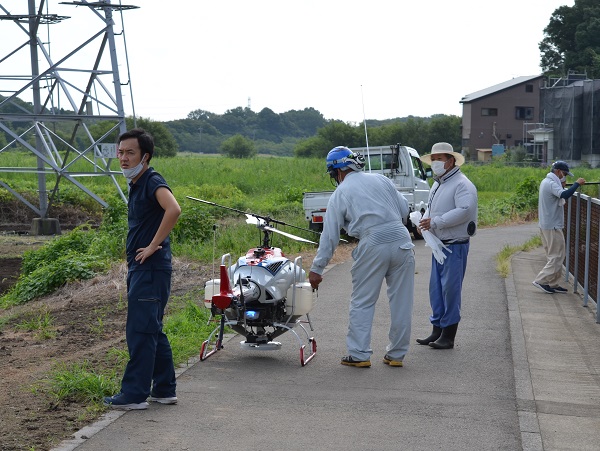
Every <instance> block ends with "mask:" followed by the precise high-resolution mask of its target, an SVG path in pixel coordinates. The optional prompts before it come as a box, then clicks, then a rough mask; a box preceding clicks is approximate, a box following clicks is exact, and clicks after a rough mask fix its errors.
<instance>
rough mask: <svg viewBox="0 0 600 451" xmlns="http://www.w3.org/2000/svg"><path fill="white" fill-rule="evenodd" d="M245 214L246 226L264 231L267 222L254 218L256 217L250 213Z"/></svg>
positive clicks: (257, 217)
mask: <svg viewBox="0 0 600 451" xmlns="http://www.w3.org/2000/svg"><path fill="white" fill-rule="evenodd" d="M244 214H245V215H246V224H252V225H255V226H256V227H258V228H259V229H262V228H263V227H264V226H266V225H267V223H266V221H265V220H264V219H263V218H261V217H259V216H254V215H251V214H248V213H244Z"/></svg>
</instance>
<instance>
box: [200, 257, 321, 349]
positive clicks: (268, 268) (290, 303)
mask: <svg viewBox="0 0 600 451" xmlns="http://www.w3.org/2000/svg"><path fill="white" fill-rule="evenodd" d="M228 274H230V275H231V276H230V280H231V281H232V285H233V286H232V287H231V303H230V304H229V306H228V307H227V308H225V309H219V308H218V307H217V306H216V305H215V304H214V302H212V293H213V291H215V289H214V288H215V287H216V286H217V285H218V286H220V282H221V281H220V279H213V280H210V281H208V282H207V284H206V289H205V293H206V296H205V303H206V305H207V307H208V306H210V308H211V310H212V313H213V314H219V313H222V314H224V315H225V317H226V318H227V320H228V325H229V327H231V328H232V329H233V330H235V331H236V332H238V333H240V334H242V335H244V336H245V337H246V342H247V343H267V342H270V341H272V340H273V338H275V337H277V336H279V335H281V334H282V333H284V332H286V331H287V328H285V327H278V326H277V325H278V324H280V325H284V326H285V325H287V324H290V327H293V326H294V324H295V323H296V321H297V320H298V318H300V317H301V316H302V315H305V314H307V313H308V312H309V311H310V310H311V309H312V308H313V306H314V303H315V295H314V293H313V292H312V289H310V284H309V283H308V282H306V281H305V280H306V272H305V271H304V270H303V269H302V267H301V266H299V265H297V264H295V263H293V262H291V261H290V260H289V259H287V258H286V257H285V256H284V255H283V253H282V252H281V249H279V248H268V249H263V248H255V249H250V250H249V251H248V253H247V254H246V255H245V256H242V257H240V258H239V259H238V261H237V263H236V264H234V265H232V266H230V267H229V270H228Z"/></svg>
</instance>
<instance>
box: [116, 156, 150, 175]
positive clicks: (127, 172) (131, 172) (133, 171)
mask: <svg viewBox="0 0 600 451" xmlns="http://www.w3.org/2000/svg"><path fill="white" fill-rule="evenodd" d="M144 161H146V160H145V158H143V159H142V161H140V164H138V165H137V166H136V167H134V168H131V169H121V171H123V175H124V176H125V178H126V179H127V180H129V181H131V180H133V179H134V178H136V177H137V176H138V175H139V173H140V172H142V169H144Z"/></svg>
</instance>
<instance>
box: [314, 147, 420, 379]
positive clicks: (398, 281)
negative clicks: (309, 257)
mask: <svg viewBox="0 0 600 451" xmlns="http://www.w3.org/2000/svg"><path fill="white" fill-rule="evenodd" d="M326 161H327V172H328V173H329V175H330V176H331V178H332V179H334V180H335V183H336V185H337V188H336V190H335V191H334V192H333V194H332V195H331V197H330V198H329V202H328V204H327V211H326V213H325V221H324V224H323V233H322V235H321V239H320V242H319V249H318V250H317V255H316V257H315V258H314V260H313V263H312V266H311V268H310V273H309V277H308V278H309V282H310V284H311V286H312V287H313V288H314V289H317V288H318V286H319V284H320V283H321V281H322V280H323V277H322V274H323V272H324V270H325V266H327V264H328V263H329V261H330V260H331V258H332V257H333V253H334V251H335V249H336V247H337V245H338V243H339V240H340V230H341V229H344V230H346V231H347V233H348V235H350V236H352V237H355V238H358V239H359V240H360V241H359V243H358V245H357V247H356V248H355V249H354V251H353V252H352V258H353V260H354V263H353V265H352V270H351V275H352V296H351V299H350V320H349V325H348V333H347V336H346V346H347V348H348V355H346V356H344V357H342V360H341V364H342V365H347V366H355V367H360V368H368V367H370V366H371V360H370V357H371V354H372V353H373V350H372V349H371V328H372V324H373V316H374V313H375V303H376V302H377V299H378V297H379V292H380V291H381V286H382V284H383V280H384V279H385V281H386V284H387V295H388V298H389V303H390V316H391V324H390V329H389V343H388V345H387V347H386V353H385V356H384V358H383V362H384V363H385V364H387V365H390V366H395V367H400V366H402V365H403V360H404V357H405V356H406V353H407V352H408V347H409V341H410V326H411V317H412V308H413V297H414V276H415V259H414V252H413V250H412V248H413V247H414V245H413V244H412V241H411V239H410V234H409V232H408V230H407V229H406V227H405V226H404V224H403V220H405V219H406V218H407V217H408V212H409V207H408V202H407V201H406V199H405V198H404V196H402V195H401V194H400V193H399V192H398V191H397V190H396V188H395V186H394V184H393V183H392V181H391V180H390V179H388V178H387V177H385V176H383V175H381V174H372V173H366V172H363V171H362V168H363V167H364V164H365V162H364V159H363V157H362V156H361V155H360V154H358V153H353V152H352V151H351V150H350V149H348V148H347V147H343V146H339V147H335V148H333V149H332V150H331V151H330V152H329V153H328V155H327V160H326Z"/></svg>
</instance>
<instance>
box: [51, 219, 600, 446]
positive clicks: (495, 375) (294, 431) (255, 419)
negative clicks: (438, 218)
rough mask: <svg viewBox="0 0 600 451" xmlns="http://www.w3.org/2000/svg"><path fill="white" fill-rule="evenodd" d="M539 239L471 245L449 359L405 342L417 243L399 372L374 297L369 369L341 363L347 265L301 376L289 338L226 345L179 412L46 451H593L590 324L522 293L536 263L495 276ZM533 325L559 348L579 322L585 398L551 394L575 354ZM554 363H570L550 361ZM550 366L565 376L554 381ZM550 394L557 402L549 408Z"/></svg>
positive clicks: (148, 414) (594, 364)
mask: <svg viewBox="0 0 600 451" xmlns="http://www.w3.org/2000/svg"><path fill="white" fill-rule="evenodd" d="M537 233H538V230H537V225H536V224H525V225H519V226H514V227H500V228H493V229H483V230H480V231H479V232H478V234H477V236H476V237H475V238H474V239H473V240H472V244H471V251H470V255H469V265H468V269H467V275H466V279H465V285H464V300H463V320H462V321H461V323H460V327H459V330H458V334H457V338H456V347H455V349H453V350H448V351H441V350H434V349H432V348H430V347H426V346H419V345H417V344H416V343H415V342H414V339H415V338H417V337H423V336H426V335H428V334H429V332H430V324H429V321H428V315H429V304H428V302H429V301H428V295H427V285H428V279H429V269H430V258H431V257H430V256H431V250H430V249H429V248H428V247H426V246H425V245H424V243H423V242H422V241H417V242H416V243H415V244H416V248H415V252H416V257H417V259H416V261H417V265H416V276H415V277H416V279H415V308H414V314H413V330H412V337H413V338H412V343H414V345H413V346H412V347H411V349H410V351H409V354H408V355H407V358H406V360H405V366H404V367H403V368H391V367H389V366H387V365H384V364H383V363H382V362H381V358H382V357H383V354H384V353H385V345H386V335H387V329H388V325H389V321H388V305H387V300H386V298H385V295H384V291H383V290H382V294H381V296H380V299H379V302H378V305H377V313H376V317H375V320H374V324H373V340H372V347H373V350H374V355H373V357H372V363H373V366H372V367H371V368H369V369H364V368H348V367H345V366H342V365H340V364H339V359H340V357H341V356H342V355H344V353H345V333H346V329H347V320H348V299H349V295H350V291H351V286H350V276H349V271H350V262H347V263H344V264H341V265H337V266H335V267H333V268H331V269H330V270H329V271H328V272H327V273H326V275H325V279H324V282H323V284H322V285H321V289H320V290H319V299H318V304H317V306H316V308H315V309H314V310H313V312H312V313H311V318H312V320H313V324H314V326H315V332H314V336H315V337H316V339H317V343H318V354H317V356H316V357H315V359H314V360H313V361H312V362H310V363H309V364H308V365H307V366H305V367H301V366H300V364H299V357H298V350H297V348H298V345H297V342H296V341H295V339H294V337H293V335H292V334H291V333H287V334H284V335H283V336H281V337H280V341H281V342H282V343H283V349H282V350H279V351H259V352H256V351H254V352H253V351H247V350H242V349H240V347H239V345H238V341H239V337H236V338H235V339H233V340H231V341H230V342H228V343H227V345H226V347H225V349H223V350H222V351H220V352H218V353H217V354H215V355H214V356H211V357H210V358H209V359H208V360H206V361H205V362H199V363H196V364H194V365H193V366H191V367H189V368H188V369H186V370H185V371H184V372H183V373H182V374H181V375H180V376H179V378H178V397H179V399H180V402H179V404H178V405H177V406H162V405H152V406H151V407H150V408H149V409H148V410H147V411H136V412H128V413H126V414H124V415H121V414H117V413H111V414H109V415H108V417H107V418H106V419H105V420H104V422H103V423H99V424H97V425H94V427H91V428H86V429H84V430H82V431H80V432H79V433H78V434H77V435H76V438H75V439H74V440H72V441H70V442H65V443H63V444H62V446H61V447H59V448H57V449H60V450H61V451H64V450H67V449H74V448H75V447H76V448H77V450H78V451H91V450H107V449H110V450H131V451H135V450H200V449H239V450H249V449H261V450H264V451H270V450H273V451H275V450H277V451H279V450H281V449H289V450H308V449H311V450H313V449H327V450H398V449H409V450H431V449H444V450H448V451H452V450H457V451H458V450H461V451H463V450H502V449H505V450H521V449H526V450H542V449H545V450H550V449H578V450H583V449H600V432H598V431H600V427H599V426H600V424H599V423H598V421H599V418H600V409H599V408H598V407H597V406H598V405H599V404H598V403H597V401H598V400H600V388H599V387H600V382H599V381H600V378H599V377H598V373H596V371H600V362H598V358H597V353H596V356H595V357H593V356H592V355H591V353H592V352H595V350H596V349H597V348H595V347H593V346H594V344H595V343H597V342H598V337H599V334H598V325H596V324H595V321H593V315H591V314H590V312H589V309H583V308H581V307H580V303H579V302H578V298H577V295H576V294H568V295H547V294H545V293H543V292H541V291H540V290H537V289H536V288H535V287H533V286H532V285H531V280H533V276H534V275H535V272H537V270H538V269H539V265H540V262H543V255H542V254H541V253H540V252H537V253H535V252H534V253H533V254H530V253H521V254H519V255H518V258H516V259H515V260H516V261H517V262H518V267H516V266H515V264H514V263H513V270H514V271H515V275H514V277H513V276H511V277H509V278H508V279H507V280H505V279H502V278H500V277H499V276H498V275H497V272H496V269H495V266H496V262H495V256H496V255H497V254H498V252H499V251H500V250H501V249H502V248H503V247H504V246H505V245H517V244H521V243H524V242H526V241H527V240H529V239H530V238H531V237H532V236H533V235H535V234H537ZM523 256H525V257H523ZM523 258H524V259H523ZM553 296H562V298H560V299H558V298H554V297H553ZM522 299H524V301H523V302H524V304H523V306H521V300H522ZM563 305H565V307H564V308H566V306H567V305H568V306H572V308H573V309H574V310H573V311H574V312H575V313H573V314H572V318H571V319H570V320H569V321H570V322H569V321H566V320H565V319H564V316H563V317H561V316H560V315H558V316H557V317H558V319H556V320H554V321H553V320H552V319H551V318H552V315H554V314H555V313H556V311H557V310H560V309H563V307H561V306H563ZM545 308H546V309H551V311H547V310H544V309H545ZM582 310H583V311H582ZM563 313H564V312H563ZM555 316H556V315H555ZM561 318H562V319H561ZM541 320H543V321H547V322H546V324H550V323H553V324H555V323H556V322H557V321H558V322H559V323H560V322H561V321H562V323H561V324H563V326H565V327H563V329H560V328H558V326H557V327H555V328H554V329H553V330H554V331H555V332H557V333H558V334H560V336H559V337H558V338H556V337H555V338H552V340H553V341H552V342H553V343H556V340H558V341H559V342H560V341H561V340H563V339H569V337H570V336H571V335H569V333H572V332H573V331H574V330H579V331H580V332H581V333H583V332H584V330H583V329H582V328H581V327H578V326H577V324H579V323H580V322H583V323H585V332H586V333H587V334H591V335H592V337H587V339H586V338H583V335H582V336H581V337H580V340H579V342H577V343H575V344H574V345H573V346H574V347H575V348H577V346H579V348H578V349H579V351H580V354H582V355H583V357H582V359H583V360H584V362H583V363H582V364H581V365H579V366H578V367H577V368H578V369H579V370H580V371H579V379H585V381H584V382H585V384H586V385H585V387H582V386H578V385H577V384H576V383H573V382H571V383H570V385H569V391H566V392H565V393H562V394H560V390H561V386H562V384H563V383H567V381H566V380H565V379H568V378H569V374H570V373H569V372H568V368H567V367H568V366H569V363H571V362H574V361H575V359H576V358H575V357H574V356H573V353H572V352H571V351H573V347H569V346H564V347H562V348H561V351H564V353H562V354H561V353H560V352H559V353H558V354H557V352H558V351H556V348H557V347H556V346H548V340H545V339H544V335H543V334H542V335H539V334H536V332H540V331H541V332H543V331H544V330H545V329H546V328H545V327H544V323H540V321H541ZM546 332H548V331H547V330H546ZM594 334H595V337H594ZM545 337H546V338H548V334H547V333H546V334H545ZM582 340H583V341H586V343H585V345H587V346H589V348H586V346H584V344H582ZM592 340H595V343H594V342H593V341H592ZM569 343H571V341H569ZM582 350H583V351H585V352H583V353H582V352H581V351H582ZM553 353H554V354H553ZM565 353H569V355H571V359H570V360H564V361H561V358H562V357H563V356H565V355H566V354H565ZM586 358H587V360H586ZM557 361H560V365H561V366H562V367H564V368H565V372H564V373H562V375H561V377H557V378H553V377H552V376H549V375H550V374H552V373H553V371H554V363H555V362H557ZM530 362H533V363H534V368H533V369H530ZM575 379H577V377H575ZM579 390H583V391H584V393H577V392H578V391H579ZM559 394H560V397H562V398H567V399H557V398H558V397H559ZM565 401H568V405H565ZM582 406H583V407H582ZM582 411H583V412H584V413H583V414H580V412H582ZM540 412H541V413H540ZM582 416H583V417H585V418H581V417H582ZM578 420H580V421H578ZM581 420H583V421H581ZM573 428H575V430H572V429H573ZM567 429H568V431H567ZM590 429H591V430H592V431H593V430H594V429H595V431H596V432H590ZM563 430H564V431H563ZM92 434H93V436H92V437H91V438H89V439H87V440H86V439H84V438H83V437H88V436H91V435H92ZM594 434H595V435H594ZM82 436H83V437H82ZM582 437H583V438H584V439H585V440H583V439H582ZM590 438H591V440H590ZM595 444H598V445H599V446H597V447H594V445H595Z"/></svg>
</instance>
